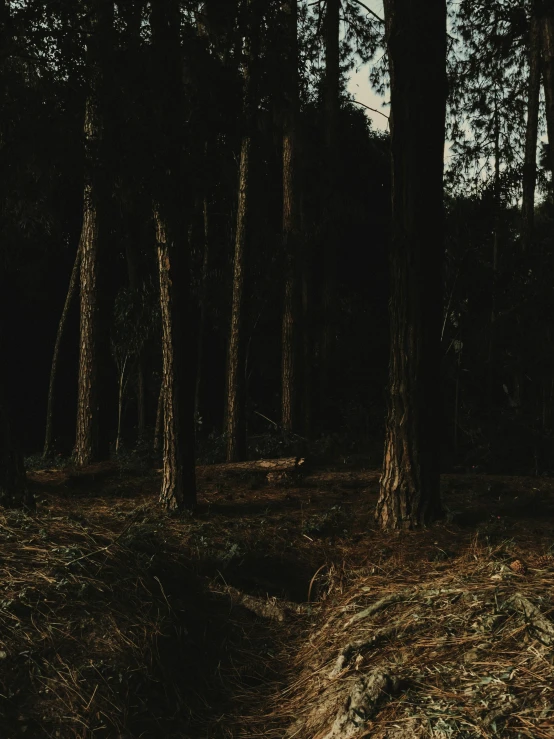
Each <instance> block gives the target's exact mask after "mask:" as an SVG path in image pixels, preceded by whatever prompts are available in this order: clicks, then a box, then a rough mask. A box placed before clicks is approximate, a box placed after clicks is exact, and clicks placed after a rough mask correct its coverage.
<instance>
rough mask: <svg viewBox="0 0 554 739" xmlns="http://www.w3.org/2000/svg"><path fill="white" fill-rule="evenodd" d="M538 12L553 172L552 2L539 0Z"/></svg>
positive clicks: (553, 10) (553, 68) (553, 21)
mask: <svg viewBox="0 0 554 739" xmlns="http://www.w3.org/2000/svg"><path fill="white" fill-rule="evenodd" d="M539 12H540V15H541V43H542V65H543V80H544V99H545V103H546V128H547V131H548V150H549V158H550V162H549V164H550V168H551V170H552V172H554V8H553V7H552V3H551V2H549V1H548V0H539Z"/></svg>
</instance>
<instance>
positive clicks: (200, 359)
mask: <svg viewBox="0 0 554 739" xmlns="http://www.w3.org/2000/svg"><path fill="white" fill-rule="evenodd" d="M202 215H203V224H204V229H203V234H204V243H203V247H204V249H203V255H202V276H201V283H200V296H199V301H198V302H199V307H200V311H199V318H198V348H197V359H196V387H195V392H194V415H195V417H199V416H200V410H201V393H202V388H203V383H202V380H203V377H204V341H205V333H206V311H207V305H206V301H207V298H208V273H209V268H210V203H209V200H208V196H207V195H204V199H203V201H202Z"/></svg>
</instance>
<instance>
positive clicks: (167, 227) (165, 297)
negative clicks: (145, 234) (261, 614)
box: [151, 0, 196, 511]
mask: <svg viewBox="0 0 554 739" xmlns="http://www.w3.org/2000/svg"><path fill="white" fill-rule="evenodd" d="M151 27H152V36H153V42H154V48H155V58H156V65H157V66H156V72H157V81H158V83H159V91H158V95H159V99H158V104H157V110H156V114H157V115H156V120H157V127H158V130H157V132H156V133H157V141H158V150H157V171H156V182H155V188H156V192H155V193H154V221H155V224H156V244H157V252H158V267H159V277H160V306H161V316H162V354H163V429H164V434H163V477H162V487H161V493H160V502H161V504H162V506H163V507H164V508H166V510H169V511H176V510H179V509H181V508H183V507H184V508H187V509H189V510H191V509H193V508H194V506H195V505H196V481H195V443H194V378H195V374H194V371H195V366H194V362H191V361H190V355H192V354H193V352H192V351H190V350H191V348H192V347H193V346H194V339H193V335H194V332H193V331H192V325H191V316H190V313H191V310H190V279H189V275H190V253H189V245H188V242H187V238H186V231H187V229H186V227H185V222H184V216H183V202H184V201H185V198H186V195H188V193H187V194H186V195H185V193H184V181H183V174H184V171H183V140H182V130H181V129H182V113H183V90H182V81H181V75H182V51H181V40H180V16H179V3H178V2H177V0H158V2H157V3H153V4H152V6H151ZM187 347H188V349H189V357H188V359H189V361H187V357H186V354H185V352H186V349H187Z"/></svg>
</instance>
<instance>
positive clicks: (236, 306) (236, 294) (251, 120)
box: [226, 0, 260, 462]
mask: <svg viewBox="0 0 554 739" xmlns="http://www.w3.org/2000/svg"><path fill="white" fill-rule="evenodd" d="M259 5H260V0H247V2H246V12H247V13H248V26H247V32H246V38H245V40H244V44H245V49H244V65H243V111H242V135H241V148H240V164H239V187H238V205H237V225H236V232H235V253H234V259H233V294H232V299H231V326H230V331H229V351H228V359H227V420H226V427H227V461H228V462H236V461H239V460H241V459H244V457H245V455H246V408H245V405H246V348H247V329H246V312H247V311H246V300H245V299H246V295H247V270H248V261H249V258H248V250H249V245H250V240H251V228H252V218H251V212H250V210H251V209H250V200H251V197H252V192H251V190H252V154H253V148H254V142H253V138H254V126H255V120H256V93H257V82H256V76H255V75H256V68H255V67H256V64H257V63H259V62H258V61H257V53H258V40H259V39H258V36H259V32H260V31H259V28H258V23H259V19H260V13H259Z"/></svg>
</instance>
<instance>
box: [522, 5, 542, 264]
mask: <svg viewBox="0 0 554 739" xmlns="http://www.w3.org/2000/svg"><path fill="white" fill-rule="evenodd" d="M537 2H538V0H532V3H531V19H530V24H529V86H528V93H527V124H526V129H525V159H524V164H523V198H522V205H521V217H522V221H523V229H522V243H523V249H524V251H528V250H529V248H530V246H531V244H532V242H533V227H534V220H535V219H534V215H535V187H536V182H537V135H538V128H539V98H540V87H541V29H540V20H539V17H538V11H537Z"/></svg>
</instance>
